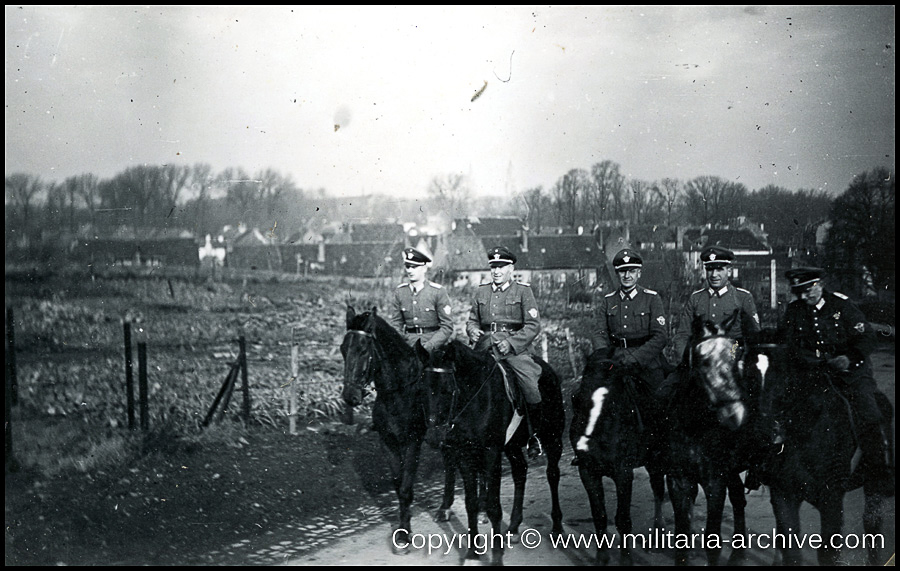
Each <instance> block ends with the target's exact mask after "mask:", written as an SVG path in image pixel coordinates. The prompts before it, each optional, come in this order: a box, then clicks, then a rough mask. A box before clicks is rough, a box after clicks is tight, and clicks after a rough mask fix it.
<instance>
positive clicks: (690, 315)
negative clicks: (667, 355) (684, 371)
mask: <svg viewBox="0 0 900 571" xmlns="http://www.w3.org/2000/svg"><path fill="white" fill-rule="evenodd" d="M735 309H739V310H741V319H736V320H735V321H734V323H733V324H732V325H731V327H730V328H729V329H728V331H726V332H725V334H726V335H727V336H728V337H731V338H732V339H735V340H738V341H743V340H744V338H745V337H747V336H748V335H753V334H755V333H759V329H760V328H759V314H758V313H757V312H756V303H755V302H754V301H753V294H751V293H750V292H749V291H747V290H745V289H742V288H739V287H734V286H733V285H731V284H726V285H724V286H722V288H720V289H719V290H718V291H716V290H714V289H712V288H711V287H707V288H703V289H700V290H697V291H695V292H694V293H692V294H691V297H690V298H689V299H688V301H687V303H686V304H684V308H683V309H682V310H681V319H680V320H679V322H678V330H677V331H676V332H675V355H676V357H677V358H679V359H680V358H681V356H682V355H684V349H685V347H687V344H688V339H690V336H691V324H692V323H693V321H694V317H695V316H699V317H701V318H703V319H704V320H706V319H708V320H710V321H712V322H713V323H715V324H716V325H721V324H722V323H723V322H724V321H725V320H726V319H728V318H729V317H731V315H732V314H733V313H734V310H735Z"/></svg>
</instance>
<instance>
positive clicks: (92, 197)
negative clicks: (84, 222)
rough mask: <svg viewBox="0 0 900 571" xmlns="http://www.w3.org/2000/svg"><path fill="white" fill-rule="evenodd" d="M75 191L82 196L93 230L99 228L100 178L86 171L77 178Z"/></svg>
mask: <svg viewBox="0 0 900 571" xmlns="http://www.w3.org/2000/svg"><path fill="white" fill-rule="evenodd" d="M76 182H77V184H76V187H75V193H76V194H77V195H78V196H79V197H80V198H81V201H82V202H83V203H84V206H85V208H87V210H88V216H89V217H90V222H91V229H92V230H91V231H92V232H95V231H96V228H97V218H96V216H97V205H98V203H99V200H100V180H99V179H98V178H97V176H96V175H93V174H90V173H86V174H82V175H79V176H78V177H77V178H76Z"/></svg>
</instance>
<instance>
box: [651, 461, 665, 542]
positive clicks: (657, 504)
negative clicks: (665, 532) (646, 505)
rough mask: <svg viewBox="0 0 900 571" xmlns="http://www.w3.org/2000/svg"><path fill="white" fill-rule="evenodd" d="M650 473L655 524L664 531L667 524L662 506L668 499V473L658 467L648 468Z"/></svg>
mask: <svg viewBox="0 0 900 571" xmlns="http://www.w3.org/2000/svg"><path fill="white" fill-rule="evenodd" d="M647 472H648V473H649V474H650V490H651V491H652V492H653V525H654V526H655V527H656V529H658V530H660V531H662V529H663V528H664V527H665V526H666V525H665V522H664V521H663V515H662V506H663V503H664V502H665V501H666V474H665V473H664V472H662V471H661V470H658V469H656V468H653V469H652V470H651V469H648V470H647Z"/></svg>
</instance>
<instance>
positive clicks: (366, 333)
mask: <svg viewBox="0 0 900 571" xmlns="http://www.w3.org/2000/svg"><path fill="white" fill-rule="evenodd" d="M376 315H377V312H376V309H375V308H374V307H373V308H372V311H371V312H365V313H361V314H357V313H356V311H355V310H354V309H353V306H351V305H348V306H347V333H346V334H345V335H344V340H343V341H342V342H341V355H343V356H344V388H343V390H342V391H341V396H342V397H343V399H344V402H346V403H347V404H348V405H350V406H357V405H358V404H360V403H361V402H362V398H363V389H364V388H365V386H366V385H368V384H369V382H371V381H372V374H373V369H374V362H375V352H376V350H377V347H376V345H375V316H376Z"/></svg>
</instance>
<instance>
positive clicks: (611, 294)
mask: <svg viewBox="0 0 900 571" xmlns="http://www.w3.org/2000/svg"><path fill="white" fill-rule="evenodd" d="M616 293H617V292H615V291H613V292H610V293H608V294H606V295H604V296H603V297H612V296H614V295H616Z"/></svg>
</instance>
